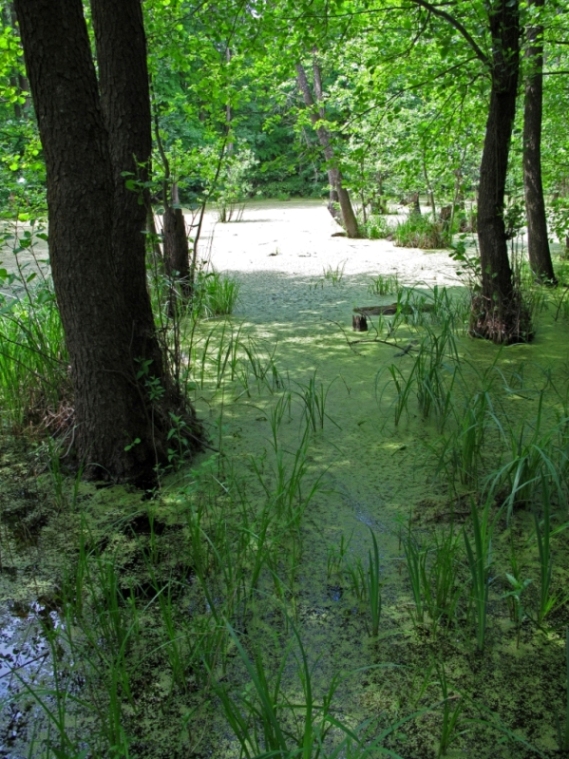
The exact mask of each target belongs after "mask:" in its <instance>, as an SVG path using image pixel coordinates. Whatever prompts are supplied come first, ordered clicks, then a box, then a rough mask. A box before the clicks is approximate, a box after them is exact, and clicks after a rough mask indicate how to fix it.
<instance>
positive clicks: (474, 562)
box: [463, 501, 495, 652]
mask: <svg viewBox="0 0 569 759" xmlns="http://www.w3.org/2000/svg"><path fill="white" fill-rule="evenodd" d="M481 511H482V514H481V515H480V514H479V507H478V505H477V504H476V503H475V502H474V501H473V502H472V504H471V515H472V522H471V529H472V538H471V537H470V536H469V535H468V532H467V530H466V529H464V530H463V535H464V545H465V548H466V558H467V562H468V568H469V570H470V577H471V613H472V617H473V620H474V625H475V629H476V648H477V649H478V651H479V652H482V651H483V650H484V645H485V642H486V622H487V613H488V590H489V586H490V580H491V570H492V563H493V558H492V536H493V532H494V525H495V522H492V521H491V518H490V502H489V501H486V503H485V504H484V506H483V508H482V509H481Z"/></svg>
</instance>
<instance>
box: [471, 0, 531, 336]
mask: <svg viewBox="0 0 569 759" xmlns="http://www.w3.org/2000/svg"><path fill="white" fill-rule="evenodd" d="M489 20H490V30H491V34H492V68H491V73H492V88H491V93H490V109H489V113H488V120H487V123H486V135H485V138H484V148H483V152H482V163H481V166H480V186H479V199H478V241H479V245H480V264H481V269H482V287H481V292H480V294H478V295H477V296H476V297H475V298H474V302H473V314H472V325H471V331H472V334H473V335H475V336H476V337H484V338H487V339H489V340H493V341H494V342H496V343H512V342H518V341H522V340H528V339H529V337H530V334H529V325H528V317H527V313H526V311H525V309H524V306H523V304H522V303H521V301H520V298H519V294H518V293H517V292H516V291H515V288H514V283H513V279H512V269H511V267H510V262H509V259H508V245H507V236H506V228H505V223H504V213H503V212H504V194H505V186H506V174H507V169H508V153H509V149H510V140H511V135H512V128H513V123H514V117H515V112H516V95H517V85H518V71H519V37H520V29H519V7H518V0H514V1H513V2H512V0H492V3H491V7H490V10H489Z"/></svg>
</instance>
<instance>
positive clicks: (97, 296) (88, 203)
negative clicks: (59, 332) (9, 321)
mask: <svg viewBox="0 0 569 759" xmlns="http://www.w3.org/2000/svg"><path fill="white" fill-rule="evenodd" d="M16 11H17V14H18V19H19V23H20V31H21V35H22V42H23V46H24V55H25V61H26V67H27V71H28V76H29V79H30V86H31V91H32V95H33V100H34V106H35V109H36V114H37V119H38V126H39V131H40V137H41V140H42V145H43V148H44V154H45V160H46V170H47V201H48V216H49V248H50V260H51V265H52V273H53V281H54V286H55V291H56V296H57V301H58V305H59V308H60V312H61V318H62V322H63V326H64V330H65V336H66V341H67V346H68V350H69V355H70V358H71V369H72V374H73V381H74V392H75V412H76V422H77V427H76V444H77V450H78V454H79V456H80V458H81V460H83V461H84V462H85V465H86V471H87V473H88V474H91V475H96V476H104V477H110V478H113V479H118V480H128V481H134V482H136V483H137V484H141V485H146V484H149V483H152V482H153V481H154V477H155V474H154V470H155V465H156V464H159V463H162V462H165V461H166V460H167V439H166V435H167V432H166V430H162V429H160V428H159V427H158V429H157V425H156V418H155V416H154V407H152V406H150V404H149V403H148V402H145V401H147V398H146V399H145V395H147V392H146V391H147V388H148V386H149V384H147V382H146V380H147V379H151V378H152V376H153V375H154V374H155V372H156V370H157V368H158V365H161V361H162V359H161V355H160V354H159V353H158V355H157V357H155V356H154V354H153V353H152V349H151V351H150V355H152V358H148V356H149V353H148V352H146V353H145V352H143V351H142V346H144V345H146V346H152V345H153V344H154V340H155V337H154V335H153V333H152V332H149V331H148V328H149V325H148V324H147V323H146V322H144V321H143V320H145V319H147V318H148V317H147V315H144V309H145V308H146V306H145V304H144V303H143V302H142V301H141V300H140V299H139V294H140V289H139V288H140V283H141V282H142V281H144V273H142V274H141V271H140V267H141V268H142V272H144V270H145V267H144V258H143V257H142V258H141V255H140V253H136V254H135V253H133V252H132V251H133V250H138V247H137V246H138V242H139V240H138V238H140V237H141V224H140V220H139V215H138V214H139V212H138V209H137V213H136V217H135V218H136V224H134V222H132V232H133V239H132V240H130V241H129V240H128V239H127V238H126V237H124V238H123V245H122V247H120V251H121V253H120V254H119V253H118V252H117V251H118V250H119V246H118V244H117V238H118V233H117V225H115V224H114V223H113V220H114V218H115V214H116V212H117V205H118V201H117V192H115V189H116V187H117V181H116V173H117V170H116V168H115V167H114V165H113V162H112V160H111V149H110V146H109V134H108V131H107V128H106V125H105V119H104V116H103V112H102V109H101V106H100V99H99V94H98V85H97V79H96V75H95V68H94V65H93V61H92V59H91V54H90V46H89V38H88V34H87V27H86V24H85V20H84V17H83V7H82V2H81V0H16ZM131 31H132V30H131ZM99 65H103V62H102V61H99ZM133 68H134V66H133V65H132V64H131V72H132V69H133ZM114 150H116V148H115V149H114ZM114 150H113V156H115V155H116V153H115V152H114ZM141 154H142V151H141ZM131 160H132V159H131ZM134 200H135V202H136V198H134ZM124 203H125V206H124V213H125V214H127V213H130V212H131V205H130V198H128V200H127V199H126V197H125V199H124ZM141 208H142V210H143V212H144V206H141ZM128 223H129V224H131V221H130V220H129V222H128ZM143 223H144V217H143V222H142V224H143ZM124 267H131V268H130V269H129V271H127V272H125V270H124ZM129 277H131V278H132V279H133V280H135V282H136V283H137V284H136V285H134V286H133V285H132V283H130V284H129V283H128V282H127V280H128V278H129ZM144 292H145V293H146V289H145V287H144ZM146 295H147V293H146ZM137 305H140V307H141V308H142V309H143V316H142V318H141V317H140V316H138V315H137V316H136V317H135V316H134V309H135V308H136V306H137ZM140 324H144V328H141V327H139V326H138V325H140ZM156 345H157V344H156ZM138 357H141V359H142V361H139V362H136V361H135V360H133V359H137V358H138ZM155 360H156V363H154V362H155ZM149 367H151V369H149ZM162 392H167V389H163V390H162Z"/></svg>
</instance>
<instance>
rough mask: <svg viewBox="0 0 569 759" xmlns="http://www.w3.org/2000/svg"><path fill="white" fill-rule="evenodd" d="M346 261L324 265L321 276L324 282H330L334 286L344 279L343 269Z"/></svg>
mask: <svg viewBox="0 0 569 759" xmlns="http://www.w3.org/2000/svg"><path fill="white" fill-rule="evenodd" d="M346 264H347V261H342V263H340V264H338V265H337V266H332V265H328V266H325V267H324V270H323V276H324V281H325V282H330V284H332V285H333V286H334V287H336V286H338V285H341V284H342V280H343V279H344V269H345V268H346Z"/></svg>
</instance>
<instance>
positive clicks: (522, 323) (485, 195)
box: [412, 0, 531, 343]
mask: <svg viewBox="0 0 569 759" xmlns="http://www.w3.org/2000/svg"><path fill="white" fill-rule="evenodd" d="M412 2H414V3H415V4H416V5H418V6H420V7H421V8H425V9H426V10H428V11H429V12H430V13H431V14H433V15H434V16H435V17H437V18H440V19H443V20H445V21H446V22H447V23H449V24H450V25H451V26H453V27H454V29H456V30H457V31H458V32H459V33H460V34H461V36H462V37H463V38H464V39H465V40H466V42H467V43H468V45H469V46H470V47H471V48H472V50H473V52H474V53H475V55H476V57H477V58H478V59H479V60H480V61H481V62H482V63H483V64H484V66H485V68H486V69H487V71H488V73H489V75H490V81H491V88H490V104H489V109H488V117H487V120H486V131H485V137H484V147H483V150H482V160H481V164H480V183H479V188H478V217H477V231H478V242H479V246H480V264H481V269H482V282H481V289H480V292H479V293H478V294H477V296H476V297H475V298H474V300H473V313H472V324H471V332H472V334H473V335H474V336H476V337H483V338H486V339H489V340H492V341H494V342H497V343H512V342H518V341H520V340H521V341H525V340H528V339H530V338H531V330H530V328H529V324H528V314H527V311H526V309H525V308H524V305H523V303H522V301H521V298H520V294H519V292H517V290H516V288H515V287H514V282H513V276H512V268H511V266H510V261H509V258H508V236H507V232H506V225H505V221H504V199H505V189H506V176H507V171H508V157H509V152H510V142H511V137H512V130H513V126H514V118H515V115H516V99H517V88H518V78H519V68H520V7H519V0H487V1H486V2H484V3H483V4H482V3H480V4H477V6H476V8H474V11H477V10H478V11H479V12H481V13H482V12H484V13H485V15H486V19H487V22H488V29H489V33H490V53H489V54H487V53H486V52H485V51H484V49H483V48H482V47H481V46H480V45H479V44H478V42H477V41H476V39H475V36H474V33H473V32H470V31H469V30H468V28H467V24H466V21H467V19H468V13H469V12H470V11H471V10H473V8H472V4H471V3H469V4H468V6H464V8H465V17H464V19H463V18H459V17H458V16H457V15H452V14H451V13H450V12H449V11H448V10H447V6H448V4H447V3H441V4H437V3H431V2H429V1H428V0H412Z"/></svg>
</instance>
